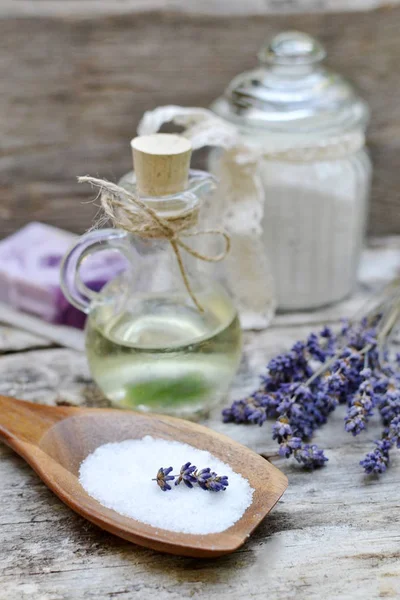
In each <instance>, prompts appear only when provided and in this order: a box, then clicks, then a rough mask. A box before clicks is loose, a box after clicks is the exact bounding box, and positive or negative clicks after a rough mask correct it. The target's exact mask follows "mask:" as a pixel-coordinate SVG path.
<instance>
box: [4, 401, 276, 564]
mask: <svg viewBox="0 0 400 600" xmlns="http://www.w3.org/2000/svg"><path fill="white" fill-rule="evenodd" d="M145 435H151V436H153V437H156V438H162V439H166V440H179V441H181V442H185V443H187V444H190V445H191V446H194V447H196V448H199V449H202V450H204V449H206V450H208V451H209V452H211V453H212V454H213V455H214V456H216V457H218V458H219V459H221V460H223V461H225V462H229V464H230V466H231V467H232V469H233V470H234V471H236V472H237V473H240V474H241V475H243V476H244V477H246V478H247V479H248V481H249V483H250V485H251V487H252V488H253V489H254V490H255V491H254V494H253V502H252V504H251V506H250V507H249V508H248V509H247V510H246V512H245V513H244V515H243V516H242V518H241V519H240V520H239V521H238V522H237V523H235V524H234V525H232V527H229V529H226V530H225V531H223V532H221V533H213V534H207V535H193V534H186V533H177V532H173V531H167V530H163V529H160V528H158V527H157V528H155V527H152V526H150V525H147V524H146V523H142V522H140V521H136V520H135V519H130V518H128V517H124V516H122V515H120V514H118V513H117V512H115V511H114V510H111V509H108V508H105V507H104V506H102V505H101V504H100V503H99V502H97V500H95V499H94V498H91V497H90V496H89V495H88V494H87V493H86V492H85V490H84V489H83V487H82V486H81V484H80V483H79V479H78V474H79V467H80V464H81V462H82V461H83V460H84V459H85V458H86V457H87V456H88V455H89V454H90V453H92V452H93V451H94V450H95V449H96V448H97V447H98V446H100V445H102V444H105V443H107V442H120V441H123V440H127V439H138V438H142V437H143V436H145ZM0 439H2V440H4V441H5V442H6V444H8V445H9V446H10V447H11V448H13V450H15V451H16V452H18V454H20V456H22V457H23V458H24V459H25V460H26V461H27V463H28V464H29V465H30V466H31V467H32V468H33V469H34V470H35V471H36V473H37V474H38V475H39V477H40V478H41V479H42V480H43V481H44V483H45V484H46V485H47V486H48V487H49V488H50V489H51V490H53V492H54V493H55V494H56V495H57V496H58V497H59V498H60V499H61V500H62V501H63V502H65V504H67V505H68V506H69V507H70V508H72V509H73V510H74V511H76V512H77V513H79V514H80V515H82V516H83V517H85V518H86V519H88V520H89V521H91V522H92V523H95V524H96V525H98V526H99V527H101V528H103V529H106V530H107V531H110V532H111V533H114V534H115V535H118V536H120V537H122V538H124V539H126V540H129V541H131V542H134V543H135V544H140V545H141V546H146V547H148V548H153V549H154V550H159V551H161V552H169V553H171V554H179V555H183V556H194V557H216V556H222V555H223V554H228V553H229V552H233V551H234V550H236V549H237V548H239V547H240V546H241V545H242V544H244V542H245V541H246V539H247V538H248V537H249V535H250V534H251V532H252V531H253V530H254V529H255V528H256V527H257V525H258V524H259V523H260V522H261V521H262V519H263V518H264V517H265V515H266V514H267V513H269V511H270V510H271V509H272V508H273V506H274V505H275V504H276V502H277V501H278V500H279V498H280V497H281V495H282V494H283V492H284V491H285V489H286V487H287V478H286V477H285V475H283V473H281V472H280V471H279V470H278V469H277V468H276V467H274V466H273V465H271V464H270V463H269V462H268V461H266V460H265V459H264V458H261V457H260V456H259V455H258V454H256V453H255V452H253V451H252V450H249V449H248V448H246V447H245V446H242V445H241V444H238V443H237V442H235V441H233V440H232V439H230V438H229V437H227V436H224V435H221V434H220V433H216V432H215V431H212V430H211V429H208V428H207V427H204V426H202V425H197V424H195V423H191V422H189V421H184V420H182V419H175V418H173V417H166V416H161V415H152V414H141V413H135V412H132V411H122V410H118V409H99V408H72V407H53V406H44V405H40V404H32V403H30V402H23V401H22V400H14V399H12V398H5V397H4V396H0ZM228 457H229V460H228Z"/></svg>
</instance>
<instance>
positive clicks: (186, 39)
mask: <svg viewBox="0 0 400 600" xmlns="http://www.w3.org/2000/svg"><path fill="white" fill-rule="evenodd" d="M78 4H79V6H81V7H83V8H85V11H86V12H84V13H83V12H81V11H80V10H79V7H78ZM380 4H381V3H378V2H367V1H366V2H365V4H364V3H362V2H361V0H358V2H357V0H353V2H351V3H349V5H348V7H349V8H354V9H355V8H357V9H360V8H365V10H364V11H362V12H357V11H356V12H348V13H345V12H342V13H340V12H339V13H332V14H329V15H328V14H327V13H325V12H323V11H324V10H325V9H327V8H332V7H333V8H335V7H336V6H337V7H338V8H339V7H341V8H342V7H343V6H344V3H336V2H333V0H332V1H331V2H328V1H326V2H318V1H317V0H313V2H311V0H310V1H308V2H307V1H304V2H300V1H299V0H298V1H297V2H294V1H293V0H292V1H291V2H285V3H284V4H281V3H277V2H273V1H272V0H270V2H267V3H265V2H262V3H260V4H259V5H258V7H259V8H258V9H257V3H256V2H255V3H254V4H253V5H249V8H248V10H247V9H246V14H243V13H242V14H241V15H238V14H236V15H234V16H231V15H230V14H229V16H227V14H226V11H227V6H228V5H227V4H226V3H225V4H224V5H222V4H221V5H220V6H221V7H222V6H224V7H225V8H224V10H222V8H221V11H220V14H219V15H218V16H216V15H215V11H216V7H217V5H218V3H216V2H205V3H198V2H190V3H188V4H187V5H186V3H183V2H173V3H170V2H161V1H159V2H156V1H155V0H151V2H146V3H145V2H133V1H131V2H117V3H116V4H115V7H114V3H106V2H103V3H100V4H98V3H97V2H95V1H94V2H92V1H89V0H86V1H84V2H79V3H73V2H71V1H68V0H67V1H66V2H58V1H56V0H53V1H52V0H45V1H38V0H37V1H34V2H21V1H18V2H11V1H10V0H8V1H6V2H5V3H1V6H2V9H1V11H2V12H0V56H1V59H0V77H1V80H2V82H3V86H2V94H1V97H0V139H1V148H0V193H1V204H0V219H1V225H0V235H5V234H7V233H10V232H12V231H14V230H15V229H16V228H18V227H20V226H22V225H23V224H25V223H27V222H28V221H30V220H32V219H37V220H42V221H45V222H48V223H51V224H54V225H60V226H62V227H65V228H67V229H70V230H73V231H76V232H83V231H84V230H85V229H86V228H87V227H88V226H89V224H90V222H91V220H92V218H93V216H94V214H95V212H96V210H97V208H96V207H95V206H93V205H92V204H90V203H87V202H86V201H87V200H88V199H89V198H90V197H93V196H92V195H91V192H90V190H89V189H87V188H84V187H82V186H78V184H77V183H76V176H77V175H84V174H87V173H89V174H91V175H93V176H102V177H107V178H110V179H113V180H116V179H118V177H119V176H120V175H121V174H122V173H124V172H125V171H127V170H128V169H130V167H131V155H130V149H129V140H130V139H131V138H132V137H133V135H134V134H135V129H136V125H137V123H138V121H139V119H140V117H141V115H142V114H143V112H144V111H145V110H146V109H151V108H154V107H156V106H157V105H161V104H168V103H180V104H183V105H188V106H190V105H199V106H208V105H209V104H210V102H211V101H212V100H213V99H214V98H215V97H217V96H218V95H219V94H220V93H221V92H222V90H223V89H224V88H225V86H226V85H227V84H228V82H229V81H230V80H231V79H232V77H233V76H234V75H236V74H237V73H238V72H240V71H243V70H245V69H248V68H250V67H252V66H253V65H254V64H255V60H256V58H255V57H256V53H257V50H258V48H259V47H260V45H261V44H262V43H263V41H264V40H265V39H266V38H269V37H271V36H272V35H273V34H275V33H276V32H277V31H279V30H282V29H287V28H291V29H300V30H304V31H306V32H308V33H310V34H311V35H315V36H317V37H319V38H320V39H321V40H322V42H323V43H324V44H325V46H326V47H327V49H328V51H329V62H330V65H331V66H332V67H333V68H334V69H337V70H338V71H340V72H342V73H343V74H345V75H346V76H347V77H348V78H350V79H351V80H353V81H354V82H355V84H356V85H357V86H358V88H359V89H360V92H361V94H362V95H363V96H364V97H365V98H366V99H367V100H368V102H369V103H370V105H371V108H372V123H371V127H370V130H369V146H370V149H371V154H372V158H373V161H374V164H375V177H374V183H373V194H372V196H373V197H372V200H373V201H372V211H371V216H370V231H372V232H374V233H379V234H380V233H388V232H392V233H396V232H399V231H400V211H399V204H400V170H399V169H398V166H397V156H398V152H399V145H400V105H399V103H398V102H397V94H398V89H399V87H400V70H399V69H398V62H399V59H400V38H399V36H398V29H399V25H400V6H399V5H398V4H399V3H398V2H397V1H396V2H391V3H390V6H389V5H388V6H387V7H386V8H381V9H379V10H378V9H377V10H373V8H374V7H375V6H378V5H380ZM382 5H386V3H382ZM185 6H186V8H185ZM195 6H197V7H199V6H201V14H200V13H199V11H198V10H195ZM234 6H237V7H238V6H242V7H243V6H247V3H239V2H237V3H235V4H234ZM274 6H275V8H276V7H278V8H277V12H281V13H282V14H275V12H276V11H274ZM110 7H114V8H113V9H111V8H110ZM118 7H119V8H118ZM127 7H128V8H129V10H128V11H127V10H126V9H127ZM282 7H285V8H284V9H283V8H282ZM289 8H291V9H292V10H293V11H294V13H296V14H289V13H288V10H289ZM311 8H312V9H317V8H319V9H321V10H320V11H319V12H316V13H315V14H308V13H307V14H305V13H303V12H299V11H308V10H310V9H311ZM75 9H76V10H75ZM119 9H121V10H122V9H123V12H124V14H118V13H119ZM261 9H262V10H261ZM367 9H368V10H367ZM199 10H200V9H199ZM207 11H208V12H207ZM224 12H225V14H224ZM89 16H91V17H96V18H89Z"/></svg>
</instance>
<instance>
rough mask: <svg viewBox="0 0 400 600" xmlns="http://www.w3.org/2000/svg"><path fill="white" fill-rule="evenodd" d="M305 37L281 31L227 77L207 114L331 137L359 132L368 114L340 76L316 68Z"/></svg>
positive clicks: (319, 50)
mask: <svg viewBox="0 0 400 600" xmlns="http://www.w3.org/2000/svg"><path fill="white" fill-rule="evenodd" d="M325 56H326V53H325V50H324V48H323V46H322V45H321V44H320V43H319V42H318V41H317V40H315V39H314V38H312V37H311V36H309V35H307V34H305V33H301V32H297V31H287V32H284V33H280V34H279V35H277V36H276V37H274V38H273V40H272V41H271V43H270V44H268V45H265V46H264V47H262V48H261V50H260V52H259V54H258V58H259V61H260V65H259V66H258V67H257V68H256V69H254V70H252V71H247V72H246V73H242V74H241V75H238V76H237V77H235V78H234V79H233V81H232V82H231V83H230V85H229V86H228V88H227V90H226V91H225V94H224V95H223V96H222V97H221V98H218V99H217V100H216V101H215V102H214V103H213V105H212V107H211V108H212V110H213V111H214V112H215V113H217V114H218V115H219V116H221V117H222V118H225V119H227V120H228V121H231V122H234V123H235V124H236V125H238V126H239V127H241V126H242V127H245V128H248V127H250V128H257V129H260V128H262V129H266V130H269V131H271V130H273V131H276V132H285V133H303V134H304V133H316V132H317V131H319V130H323V131H324V132H329V133H332V134H335V133H341V132H343V131H349V130H352V129H355V128H358V127H360V128H362V129H364V128H365V127H366V125H367V122H368V117H369V110H368V107H367V104H366V103H365V102H364V100H362V99H361V98H360V97H359V96H358V94H357V93H356V91H355V90H354V88H353V87H352V86H351V85H350V84H349V83H348V82H347V81H346V80H345V79H343V77H341V76H340V75H338V74H337V73H334V72H332V71H329V70H328V69H326V68H325V67H323V66H322V65H321V62H322V60H323V59H324V58H325Z"/></svg>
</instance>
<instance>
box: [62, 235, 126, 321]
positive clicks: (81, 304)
mask: <svg viewBox="0 0 400 600" xmlns="http://www.w3.org/2000/svg"><path fill="white" fill-rule="evenodd" d="M127 236H128V234H127V233H126V232H125V231H121V230H119V229H98V230H96V231H89V233H86V234H85V235H83V236H81V237H80V238H79V240H78V242H77V243H76V244H75V245H74V246H72V248H71V249H70V250H69V251H68V252H67V254H66V255H65V257H64V259H63V261H62V264H61V273H60V280H61V289H62V291H63V293H64V295H65V297H66V298H67V300H68V301H69V302H70V303H71V304H73V305H74V306H75V307H76V308H78V309H79V310H81V311H83V312H85V313H88V312H89V310H90V304H91V302H92V300H94V299H95V298H96V297H97V295H98V292H94V291H93V290H91V289H90V288H89V287H88V286H87V285H86V284H85V283H84V282H83V281H82V279H81V277H80V274H79V270H80V268H81V265H82V263H83V261H84V260H85V259H86V258H87V257H88V256H90V255H92V254H95V253H96V252H102V251H103V250H118V251H119V252H121V254H123V255H124V256H125V257H126V258H127V259H128V260H130V257H129V254H128V248H127V245H126V238H127Z"/></svg>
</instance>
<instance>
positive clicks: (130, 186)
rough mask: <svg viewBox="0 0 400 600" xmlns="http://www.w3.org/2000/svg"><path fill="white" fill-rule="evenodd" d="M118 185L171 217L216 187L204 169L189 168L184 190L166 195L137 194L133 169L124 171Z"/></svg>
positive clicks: (194, 206)
mask: <svg viewBox="0 0 400 600" xmlns="http://www.w3.org/2000/svg"><path fill="white" fill-rule="evenodd" d="M118 185H120V186H121V187H123V188H124V189H126V190H127V191H128V192H131V193H133V194H137V195H138V196H140V198H141V200H143V201H144V202H146V204H147V205H148V206H149V207H150V208H153V209H154V210H156V211H157V213H159V214H160V215H162V216H165V217H171V216H173V215H178V214H179V213H180V212H183V211H187V210H191V209H194V208H196V207H197V205H198V204H199V203H200V202H201V200H202V198H203V197H204V196H207V195H208V194H209V193H210V192H212V191H213V190H214V189H215V187H216V179H215V177H214V176H213V175H211V174H210V173H207V172H206V171H200V170H196V169H190V171H189V178H188V185H187V187H186V189H185V190H183V191H182V192H178V193H177V194H172V195H168V196H157V197H152V196H142V195H141V194H139V192H138V189H137V186H136V176H135V173H134V171H130V172H129V173H126V174H125V175H124V176H123V177H122V178H121V179H120V181H119V183H118Z"/></svg>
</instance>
